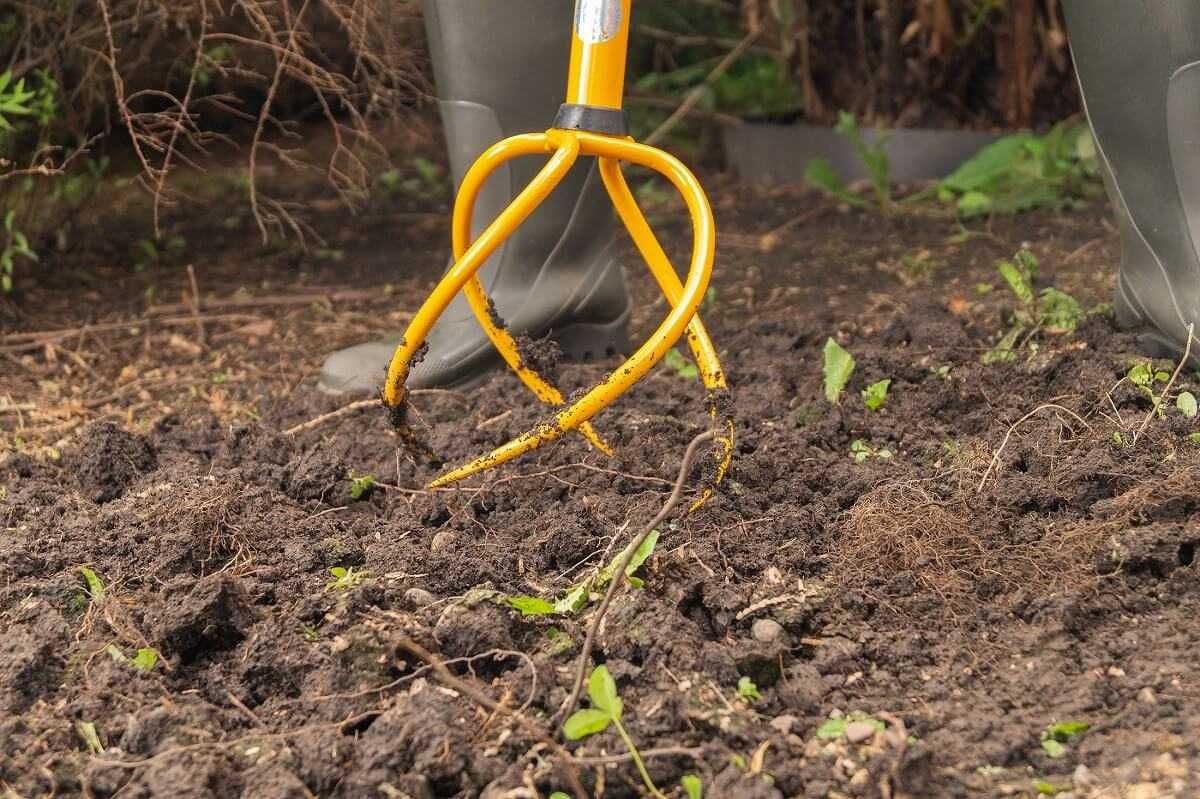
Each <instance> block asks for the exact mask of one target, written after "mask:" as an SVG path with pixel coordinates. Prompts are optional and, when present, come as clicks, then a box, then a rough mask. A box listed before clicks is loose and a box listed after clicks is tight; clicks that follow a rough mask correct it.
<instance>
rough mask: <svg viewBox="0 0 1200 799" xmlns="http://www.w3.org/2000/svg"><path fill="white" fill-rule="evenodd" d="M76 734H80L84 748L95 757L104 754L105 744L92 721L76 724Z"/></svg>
mask: <svg viewBox="0 0 1200 799" xmlns="http://www.w3.org/2000/svg"><path fill="white" fill-rule="evenodd" d="M75 732H77V733H78V734H79V738H80V740H82V741H83V744H84V746H86V747H87V749H88V751H89V752H91V753H92V754H93V755H102V754H104V744H103V743H101V742H100V733H98V732H97V731H96V725H95V724H93V723H92V722H90V721H77V722H75Z"/></svg>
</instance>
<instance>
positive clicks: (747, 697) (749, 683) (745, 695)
mask: <svg viewBox="0 0 1200 799" xmlns="http://www.w3.org/2000/svg"><path fill="white" fill-rule="evenodd" d="M737 694H738V696H739V697H740V698H741V699H742V700H743V701H745V702H746V703H747V704H751V705H752V704H754V703H755V702H758V701H760V700H761V699H762V694H761V693H759V690H758V686H757V685H755V684H754V680H752V679H750V678H749V677H742V678H741V679H739V680H738V684H737Z"/></svg>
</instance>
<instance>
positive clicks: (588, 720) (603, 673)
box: [563, 666, 665, 799]
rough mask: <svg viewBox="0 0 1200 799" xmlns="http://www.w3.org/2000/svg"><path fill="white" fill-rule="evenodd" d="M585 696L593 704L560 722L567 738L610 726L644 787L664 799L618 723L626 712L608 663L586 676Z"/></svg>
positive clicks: (592, 732) (585, 736)
mask: <svg viewBox="0 0 1200 799" xmlns="http://www.w3.org/2000/svg"><path fill="white" fill-rule="evenodd" d="M588 698H589V699H591V701H592V706H591V707H589V708H583V709H582V710H577V711H575V712H574V713H572V714H571V716H570V718H568V719H567V720H566V721H565V722H564V723H563V733H564V734H565V735H566V736H567V738H568V739H570V740H572V741H578V740H581V739H583V738H587V737H588V736H590V735H596V734H598V733H602V732H604V731H605V730H607V729H608V728H609V726H610V725H611V726H612V727H613V728H614V729H615V730H616V731H617V735H618V736H620V738H621V741H622V742H623V743H624V744H625V748H626V749H627V750H628V751H629V756H630V757H632V758H633V764H634V765H635V766H636V767H637V770H638V774H640V775H641V777H642V782H643V783H645V785H646V789H647V790H649V791H650V793H651V794H652V795H653V796H656V797H660V798H661V799H665V797H664V796H663V792H662V791H660V790H659V789H658V786H656V785H655V784H654V781H653V780H652V779H650V774H649V772H647V771H646V764H645V762H644V761H643V760H642V755H641V753H640V752H638V748H637V746H635V745H634V743H633V739H632V738H630V737H629V733H628V732H627V731H626V730H625V726H624V725H623V724H621V716H622V714H623V713H624V712H625V703H624V702H622V701H621V697H620V696H619V695H618V694H617V684H616V682H615V681H614V680H613V678H612V675H611V674H609V673H608V667H607V666H597V667H596V668H595V669H594V670H593V671H592V675H591V677H589V678H588Z"/></svg>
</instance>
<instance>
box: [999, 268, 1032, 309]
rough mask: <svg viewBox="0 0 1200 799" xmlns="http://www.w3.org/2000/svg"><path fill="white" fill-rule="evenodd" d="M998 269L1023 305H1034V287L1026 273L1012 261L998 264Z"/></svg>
mask: <svg viewBox="0 0 1200 799" xmlns="http://www.w3.org/2000/svg"><path fill="white" fill-rule="evenodd" d="M996 269H997V271H999V272H1000V277H1002V278H1004V282H1005V283H1007V284H1008V287H1009V289H1011V290H1012V293H1013V294H1015V295H1016V297H1017V299H1018V300H1020V302H1021V304H1022V305H1026V306H1030V305H1033V303H1034V296H1033V285H1032V284H1031V282H1030V280H1029V277H1028V275H1027V274H1026V273H1025V272H1023V271H1022V270H1021V269H1020V268H1019V267H1018V266H1017V265H1016V264H1015V263H1013V262H1012V261H1000V262H999V263H998V264H996Z"/></svg>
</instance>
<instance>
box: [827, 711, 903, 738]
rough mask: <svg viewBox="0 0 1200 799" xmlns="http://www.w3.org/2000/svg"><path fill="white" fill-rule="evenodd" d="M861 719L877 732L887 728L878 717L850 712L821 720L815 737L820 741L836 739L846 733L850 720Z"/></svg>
mask: <svg viewBox="0 0 1200 799" xmlns="http://www.w3.org/2000/svg"><path fill="white" fill-rule="evenodd" d="M856 721H862V722H866V723H867V724H870V725H871V726H872V727H874V728H875V730H876V731H877V732H883V731H884V730H885V729H887V725H886V724H884V723H883V722H882V721H880V720H879V719H875V718H872V717H870V716H868V715H866V714H865V713H851V714H850V715H848V716H843V717H841V718H837V719H827V720H825V721H823V722H821V725H820V726H819V727H817V737H818V738H820V739H821V740H822V741H836V740H838V739H839V738H841V737H842V736H843V735H845V734H846V728H847V727H849V726H850V724H851V723H852V722H856Z"/></svg>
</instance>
